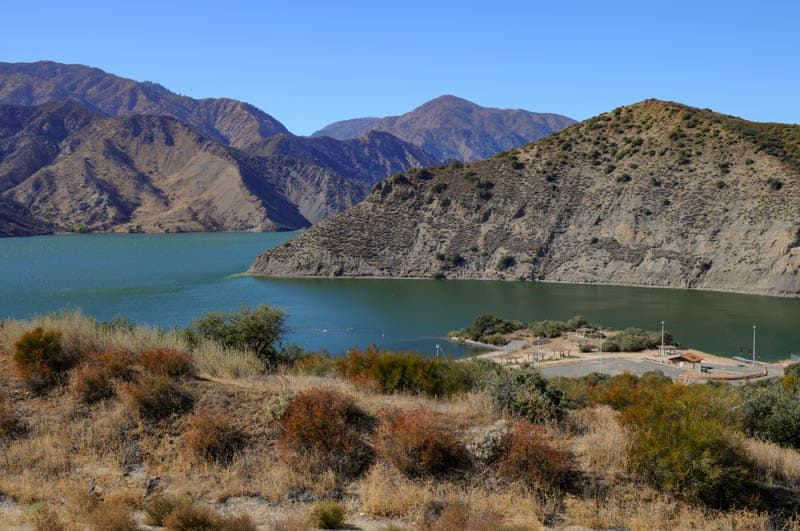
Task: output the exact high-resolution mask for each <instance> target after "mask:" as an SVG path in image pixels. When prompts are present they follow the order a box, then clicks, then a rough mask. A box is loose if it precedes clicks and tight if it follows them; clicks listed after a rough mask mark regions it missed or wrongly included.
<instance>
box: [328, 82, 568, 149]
mask: <svg viewBox="0 0 800 531" xmlns="http://www.w3.org/2000/svg"><path fill="white" fill-rule="evenodd" d="M573 123H575V120H572V119H571V118H567V117H566V116H560V115H558V114H541V113H533V112H528V111H523V110H520V109H494V108H489V107H481V106H480V105H476V104H474V103H472V102H469V101H467V100H464V99H461V98H457V97H455V96H441V97H439V98H436V99H434V100H431V101H429V102H427V103H425V104H424V105H422V106H420V107H417V108H416V109H414V110H413V111H411V112H409V113H406V114H403V115H401V116H389V117H387V118H382V119H380V120H376V119H374V118H359V119H355V120H346V121H344V122H336V123H333V124H330V125H328V126H326V127H324V128H323V129H321V130H319V131H317V132H316V133H314V134H313V135H312V136H329V137H333V138H338V139H346V138H353V137H357V136H360V135H362V134H364V133H366V132H368V131H385V132H387V133H391V134H393V135H394V136H396V137H397V138H400V139H402V140H405V141H406V142H410V143H412V144H414V145H416V146H419V147H421V148H422V149H424V150H425V151H426V152H427V153H429V154H430V155H431V156H433V157H434V158H435V159H436V160H438V161H440V162H447V161H450V160H461V161H475V160H479V159H484V158H487V157H491V156H492V155H494V154H496V153H499V152H501V151H504V150H508V149H511V148H515V147H517V146H521V145H523V144H527V143H528V142H532V141H534V140H537V139H539V138H541V137H544V136H547V135H549V134H551V133H553V132H556V131H559V130H561V129H563V128H564V127H567V126H568V125H571V124H573Z"/></svg>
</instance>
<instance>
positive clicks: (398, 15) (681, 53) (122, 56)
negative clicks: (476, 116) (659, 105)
mask: <svg viewBox="0 0 800 531" xmlns="http://www.w3.org/2000/svg"><path fill="white" fill-rule="evenodd" d="M0 6H1V7H2V9H1V10H0V13H2V18H3V31H2V32H0V61H12V62H16V61H35V60H40V59H50V60H54V61H59V62H65V63H82V64H88V65H92V66H97V67H100V68H102V69H104V70H106V71H109V72H112V73H115V74H117V75H121V76H125V77H130V78H133V79H137V80H150V81H156V82H158V83H161V84H162V85H164V86H166V87H167V88H169V89H171V90H173V91H175V92H179V93H182V94H186V95H189V96H193V97H197V98H200V97H212V96H213V97H217V96H226V97H231V98H236V99H241V100H245V101H248V102H250V103H253V104H255V105H257V106H258V107H260V108H262V109H263V110H265V111H266V112H268V113H269V114H271V115H273V116H275V117H276V118H277V119H279V120H280V121H281V122H283V123H284V124H285V125H286V126H287V127H288V128H289V129H290V130H292V131H293V132H295V133H298V134H309V133H311V132H313V131H314V130H316V129H318V128H320V127H322V126H323V125H325V124H327V123H329V122H331V121H335V120H341V119H346V118H354V117H359V116H384V115H390V114H399V113H403V112H406V111H408V110H411V109H412V108H414V107H416V106H417V105H420V104H421V103H424V102H425V101H427V100H429V99H431V98H434V97H436V96H439V95H442V94H455V95H458V96H461V97H463V98H466V99H469V100H472V101H475V102H476V103H479V104H481V105H487V106H494V107H514V108H524V109H528V110H531V111H540V112H556V113H561V114H566V115H568V116H571V117H573V118H576V119H584V118H588V117H590V116H593V115H595V114H598V113H601V112H604V111H607V110H610V109H612V108H613V107H616V106H618V105H623V104H628V103H633V102H636V101H639V100H642V99H646V98H651V97H655V98H661V99H669V100H674V101H680V102H683V103H687V104H689V105H694V106H698V107H710V108H712V109H714V110H717V111H720V112H724V113H729V114H736V115H739V116H743V117H745V118H748V119H752V120H759V121H779V122H791V123H798V122H800V105H799V104H798V103H799V102H798V99H800V98H799V96H800V1H798V0H785V1H768V0H763V1H756V0H751V1H748V2H741V1H738V0H732V1H715V2H711V1H705V2H704V1H702V0H695V1H692V2H687V1H683V0H676V1H671V2H668V1H662V2H656V1H647V0H640V1H638V2H622V1H619V2H615V1H613V0H608V1H601V0H594V1H569V0H551V1H549V2H541V1H536V0H529V1H505V0H491V1H484V2H469V1H460V2H451V1H436V0H428V1H416V0H399V1H381V0H371V1H364V2H362V1H346V0H338V1H335V0H328V1H319V2H304V1H302V0H282V1H280V2H273V1H261V2H257V1H251V2H244V1H236V0H229V1H227V2H206V1H202V0H196V1H194V2H181V1H170V0H160V1H157V2H154V1H150V0H141V1H127V2H115V1H109V0H104V1H80V0H75V1H69V2H65V1H58V2H55V1H51V2H37V1H35V0H31V1H27V0H26V1H11V0H7V1H5V2H3V3H2V4H0Z"/></svg>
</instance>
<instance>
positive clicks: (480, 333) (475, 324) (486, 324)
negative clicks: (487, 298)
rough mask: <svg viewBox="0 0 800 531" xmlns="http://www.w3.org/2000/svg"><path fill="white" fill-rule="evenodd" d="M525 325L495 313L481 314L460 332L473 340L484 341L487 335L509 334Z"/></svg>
mask: <svg viewBox="0 0 800 531" xmlns="http://www.w3.org/2000/svg"><path fill="white" fill-rule="evenodd" d="M524 326H525V325H524V324H523V323H521V322H520V321H511V320H508V319H503V318H502V317H498V316H496V315H490V314H481V315H478V316H477V317H475V319H473V320H472V323H471V324H470V325H469V326H468V327H467V328H465V329H464V330H461V331H460V334H461V335H463V336H465V337H467V338H468V339H471V340H473V341H481V342H484V340H485V338H486V337H487V336H494V335H502V334H510V333H511V332H515V331H517V330H520V329H522V328H523V327H524Z"/></svg>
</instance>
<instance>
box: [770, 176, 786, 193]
mask: <svg viewBox="0 0 800 531" xmlns="http://www.w3.org/2000/svg"><path fill="white" fill-rule="evenodd" d="M767 185H768V186H769V188H770V190H780V189H781V188H783V182H782V181H781V180H780V179H777V178H775V177H770V178H769V179H767Z"/></svg>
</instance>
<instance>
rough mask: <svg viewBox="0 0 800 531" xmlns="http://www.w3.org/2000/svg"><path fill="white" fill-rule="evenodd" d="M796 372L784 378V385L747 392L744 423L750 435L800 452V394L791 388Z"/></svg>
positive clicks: (749, 389) (749, 388) (752, 389)
mask: <svg viewBox="0 0 800 531" xmlns="http://www.w3.org/2000/svg"><path fill="white" fill-rule="evenodd" d="M795 372H797V371H796V370H794V369H793V370H792V371H791V372H790V374H789V375H788V376H784V381H783V382H780V381H777V382H770V384H769V385H767V386H760V387H748V388H747V389H746V395H745V396H746V398H745V421H744V422H745V431H746V432H747V433H748V434H749V435H751V436H753V437H758V438H760V439H767V440H769V441H773V442H775V443H777V444H780V445H781V446H786V447H790V448H797V449H800V391H798V390H797V388H794V387H792V386H793V385H795V384H792V381H793V380H794V378H795ZM787 380H788V381H789V383H790V388H789V389H787V388H786V387H785V384H786V382H787ZM794 381H796V380H794Z"/></svg>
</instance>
